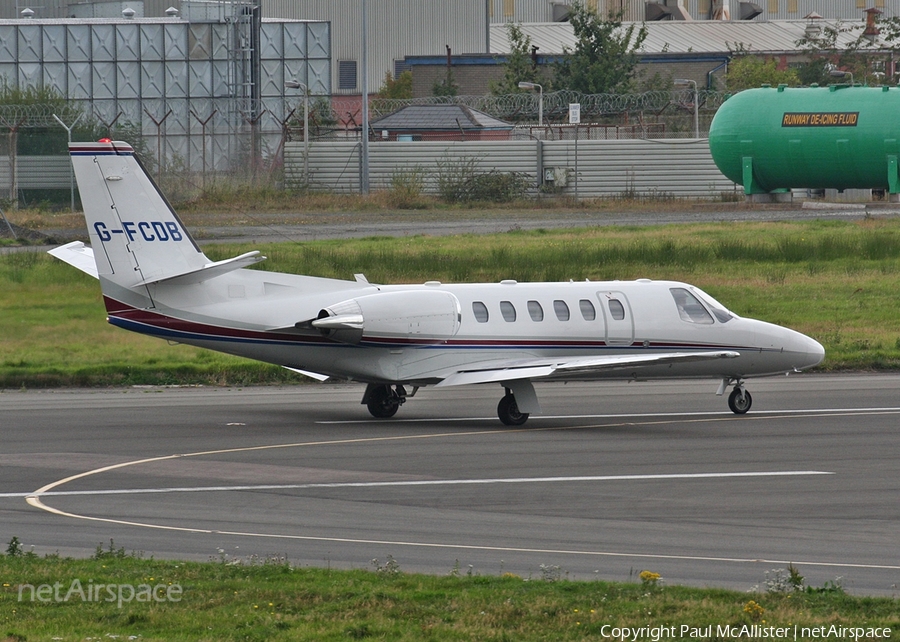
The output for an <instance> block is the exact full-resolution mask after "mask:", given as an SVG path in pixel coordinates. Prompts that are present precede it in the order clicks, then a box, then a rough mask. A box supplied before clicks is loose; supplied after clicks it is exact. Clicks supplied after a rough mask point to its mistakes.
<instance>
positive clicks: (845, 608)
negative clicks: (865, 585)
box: [0, 542, 900, 642]
mask: <svg viewBox="0 0 900 642" xmlns="http://www.w3.org/2000/svg"><path fill="white" fill-rule="evenodd" d="M97 548H98V551H99V554H98V555H96V556H94V557H93V558H92V559H87V560H74V559H67V558H61V557H59V556H58V555H49V556H46V557H40V556H37V555H35V554H33V553H27V554H24V555H15V556H0V578H2V586H0V631H3V634H4V635H5V639H7V640H16V641H17V642H20V641H29V640H45V639H51V638H52V639H63V640H71V639H139V640H142V641H144V642H154V641H157V640H165V641H167V642H171V641H179V640H191V641H193V640H223V641H226V640H242V641H247V640H250V641H255V640H260V641H262V640H266V641H276V642H277V641H279V640H313V639H314V640H347V639H350V640H353V639H367V638H372V639H389V640H415V641H417V642H419V641H428V640H435V641H438V640H440V641H441V642H443V641H445V640H517V641H523V642H527V641H529V640H541V641H543V640H548V639H552V640H585V639H619V637H620V636H619V634H618V633H617V634H616V635H615V636H612V635H611V629H612V628H614V627H615V628H616V629H619V630H622V629H638V628H640V627H648V629H645V630H649V628H654V627H656V630H657V631H661V628H659V627H668V628H667V629H666V631H667V632H670V631H674V633H673V634H671V635H670V636H669V637H668V638H667V639H681V640H706V639H714V638H716V637H721V636H719V634H718V632H719V630H720V629H719V627H728V630H729V631H737V632H740V631H741V630H746V631H748V632H749V631H751V630H752V629H751V628H750V627H752V626H754V625H756V626H760V625H765V626H766V627H767V628H770V629H771V628H774V627H786V628H789V629H790V632H791V633H790V636H789V637H790V638H791V639H797V640H809V639H822V638H825V637H831V638H833V639H846V638H845V637H841V636H827V635H822V634H821V633H820V634H817V635H810V630H812V629H814V628H817V627H823V626H824V627H826V628H827V627H831V626H834V627H837V628H840V627H863V629H864V630H866V629H868V630H874V629H879V630H880V631H881V630H883V629H884V628H890V629H892V630H893V631H896V630H897V629H898V627H900V603H898V601H897V600H896V599H892V598H872V597H852V596H849V595H847V594H846V593H844V592H843V591H824V592H821V591H817V590H812V591H805V590H791V591H765V590H762V589H761V587H756V589H755V590H752V592H751V593H749V594H748V593H742V592H737V591H726V590H718V589H693V588H685V587H680V586H669V585H667V584H666V583H665V582H664V581H663V579H664V578H661V577H660V576H659V574H658V573H655V572H653V571H650V570H644V571H643V572H641V573H640V575H639V577H636V578H635V580H634V581H631V582H624V583H613V582H601V581H586V582H577V581H570V580H568V579H564V578H563V577H560V575H561V573H560V569H559V567H558V566H555V565H541V569H536V570H535V572H534V573H533V574H531V575H529V576H527V577H520V576H517V575H513V574H511V573H502V572H501V573H497V572H492V571H483V570H481V569H473V568H472V567H471V566H470V567H469V571H468V572H467V573H459V572H458V570H459V569H458V566H459V565H458V564H457V566H456V567H455V568H454V569H448V573H447V574H446V575H443V576H425V575H417V574H411V573H406V572H404V571H403V569H402V564H401V562H400V561H398V560H396V559H394V558H393V557H392V556H390V555H389V556H388V557H387V561H385V562H379V561H378V560H373V564H372V566H373V569H372V570H353V571H337V570H331V569H313V568H298V567H296V566H293V565H291V564H290V563H289V561H288V560H286V559H285V558H284V557H282V556H271V557H267V558H259V557H250V558H247V559H235V558H232V557H230V556H227V555H224V554H221V555H217V556H213V557H211V558H210V561H209V562H206V563H197V562H182V561H164V560H154V559H143V558H142V557H143V556H142V555H141V554H140V553H131V554H128V553H124V549H123V548H121V547H120V548H115V547H114V545H113V543H112V542H110V545H109V548H108V549H106V550H105V547H102V546H98V547H97ZM545 569H550V570H549V571H548V572H545ZM801 579H802V578H801ZM57 585H58V586H59V587H60V591H59V594H60V596H61V597H63V596H65V594H66V593H68V591H69V589H70V588H71V587H73V586H75V587H76V588H80V589H82V590H83V591H85V592H86V591H87V589H88V587H92V586H93V587H96V586H104V587H106V586H114V587H120V586H126V587H127V586H144V585H152V586H155V587H161V588H158V589H157V595H163V594H164V591H165V590H167V589H169V587H174V588H177V589H178V591H177V592H175V593H173V595H175V596H176V597H175V598H174V599H171V600H159V601H155V600H145V601H140V600H139V599H128V600H123V601H122V604H121V606H120V605H119V604H118V603H117V602H116V601H110V600H108V599H106V598H107V595H108V594H107V593H106V592H103V593H99V594H98V595H99V599H93V600H91V599H81V596H80V595H79V593H78V592H77V591H75V592H73V593H72V594H70V596H69V599H68V600H63V599H59V600H56V599H55V596H53V592H52V591H50V592H46V591H45V593H44V594H43V595H44V596H45V597H44V599H38V598H36V597H35V596H36V595H38V593H37V592H36V589H37V587H40V586H50V587H54V586H57ZM748 588H750V587H748ZM125 594H126V596H127V595H128V593H127V592H126V593H125ZM20 595H21V597H20ZM88 595H90V594H89V593H88ZM673 627H674V628H673ZM682 627H684V628H682ZM707 627H711V631H710V630H708V629H707ZM745 627H746V628H745ZM795 627H796V629H795ZM804 630H805V631H806V632H805V633H804ZM795 631H796V633H797V635H796V637H795V635H794V633H795ZM623 635H625V637H626V639H630V636H628V634H623ZM728 637H738V636H728ZM739 637H740V639H761V638H759V636H757V635H751V634H749V633H747V634H744V635H740V636H739ZM782 637H788V636H782ZM860 637H865V634H863V636H860ZM641 639H651V637H650V636H649V635H647V636H642V637H641Z"/></svg>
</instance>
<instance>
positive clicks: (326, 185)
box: [285, 140, 735, 198]
mask: <svg viewBox="0 0 900 642" xmlns="http://www.w3.org/2000/svg"><path fill="white" fill-rule="evenodd" d="M359 151H360V145H359V143H352V142H315V143H312V144H311V145H310V154H309V172H310V181H309V182H310V186H311V187H312V188H313V189H324V190H330V191H334V192H356V191H359V167H360V162H359ZM467 159H477V162H478V170H479V171H490V170H499V171H503V172H521V173H523V174H527V175H528V176H530V177H531V178H532V179H534V180H535V181H536V179H537V176H538V171H539V168H542V169H543V170H546V169H550V168H565V169H566V170H567V171H566V172H564V174H566V176H567V184H566V186H565V187H564V188H562V189H561V190H560V193H561V194H563V195H568V196H574V195H575V192H576V181H575V166H576V146H575V141H542V142H539V141H534V140H522V141H502V142H501V141H480V142H444V143H424V142H412V143H406V142H390V143H380V142H378V143H375V142H373V143H371V144H370V145H369V168H370V174H369V183H370V185H371V187H372V189H376V190H377V189H388V188H389V187H390V184H391V177H392V176H393V175H394V174H395V173H402V172H413V171H418V172H422V173H423V174H425V175H426V176H427V181H426V188H427V190H428V191H429V192H431V193H434V192H435V191H436V189H435V188H436V176H437V174H438V172H439V171H440V167H439V164H440V163H444V164H446V163H459V162H464V161H465V160H467ZM577 165H578V180H577V192H578V197H579V198H595V197H602V196H605V197H609V196H621V195H630V196H635V197H639V196H675V197H715V196H718V195H719V194H720V193H721V192H730V191H733V190H734V189H735V185H734V183H732V182H731V181H729V180H728V179H727V178H725V176H723V175H722V173H721V172H720V171H719V169H718V168H717V167H716V165H715V163H714V162H713V160H712V156H711V155H710V152H709V144H708V142H707V141H706V140H699V141H698V140H689V141H685V140H652V141H651V140H608V141H607V140H581V141H578V147H577ZM303 171H304V163H303V144H302V143H288V144H287V145H286V146H285V180H286V183H287V185H288V186H289V187H297V186H301V185H303V183H304V177H303Z"/></svg>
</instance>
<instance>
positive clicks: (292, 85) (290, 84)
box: [284, 80, 309, 189]
mask: <svg viewBox="0 0 900 642" xmlns="http://www.w3.org/2000/svg"><path fill="white" fill-rule="evenodd" d="M284 86H285V87H287V88H289V89H302V90H303V186H304V188H305V189H309V87H307V86H306V85H305V84H304V83H302V82H299V81H297V80H288V81H286V82H285V83H284Z"/></svg>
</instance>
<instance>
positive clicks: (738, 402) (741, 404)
mask: <svg viewBox="0 0 900 642" xmlns="http://www.w3.org/2000/svg"><path fill="white" fill-rule="evenodd" d="M752 405H753V397H751V396H750V392H749V391H747V390H744V394H743V396H741V391H740V389H739V388H735V389H734V390H732V391H731V394H730V395H728V407H729V408H731V412H733V413H734V414H736V415H743V414H745V413H746V412H747V411H748V410H750V406H752Z"/></svg>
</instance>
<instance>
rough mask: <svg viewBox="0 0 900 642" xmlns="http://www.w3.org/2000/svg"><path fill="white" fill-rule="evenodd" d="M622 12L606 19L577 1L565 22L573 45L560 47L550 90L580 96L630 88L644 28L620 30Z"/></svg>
mask: <svg viewBox="0 0 900 642" xmlns="http://www.w3.org/2000/svg"><path fill="white" fill-rule="evenodd" d="M622 15H623V14H622V12H618V13H613V12H610V13H609V14H608V15H607V17H606V18H601V17H600V15H599V14H598V13H597V12H596V11H593V10H592V9H588V8H587V7H585V6H584V4H582V3H581V2H580V1H578V2H575V3H574V4H573V5H572V6H571V8H570V10H569V22H570V23H571V24H572V29H573V30H574V32H575V37H576V38H577V42H576V44H575V49H574V50H569V49H568V47H563V54H564V56H563V58H562V60H561V61H560V62H558V63H556V65H555V72H556V74H555V78H554V81H553V88H554V89H571V90H573V91H578V92H581V93H583V94H604V93H622V92H626V91H628V90H629V89H630V88H631V84H632V79H633V77H634V73H635V69H636V67H637V62H638V58H637V51H638V50H639V49H640V47H641V45H642V44H643V43H644V40H646V39H647V27H645V26H643V25H642V26H641V27H640V29H638V28H637V27H636V25H634V24H632V25H629V26H628V27H625V28H623V26H622Z"/></svg>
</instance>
